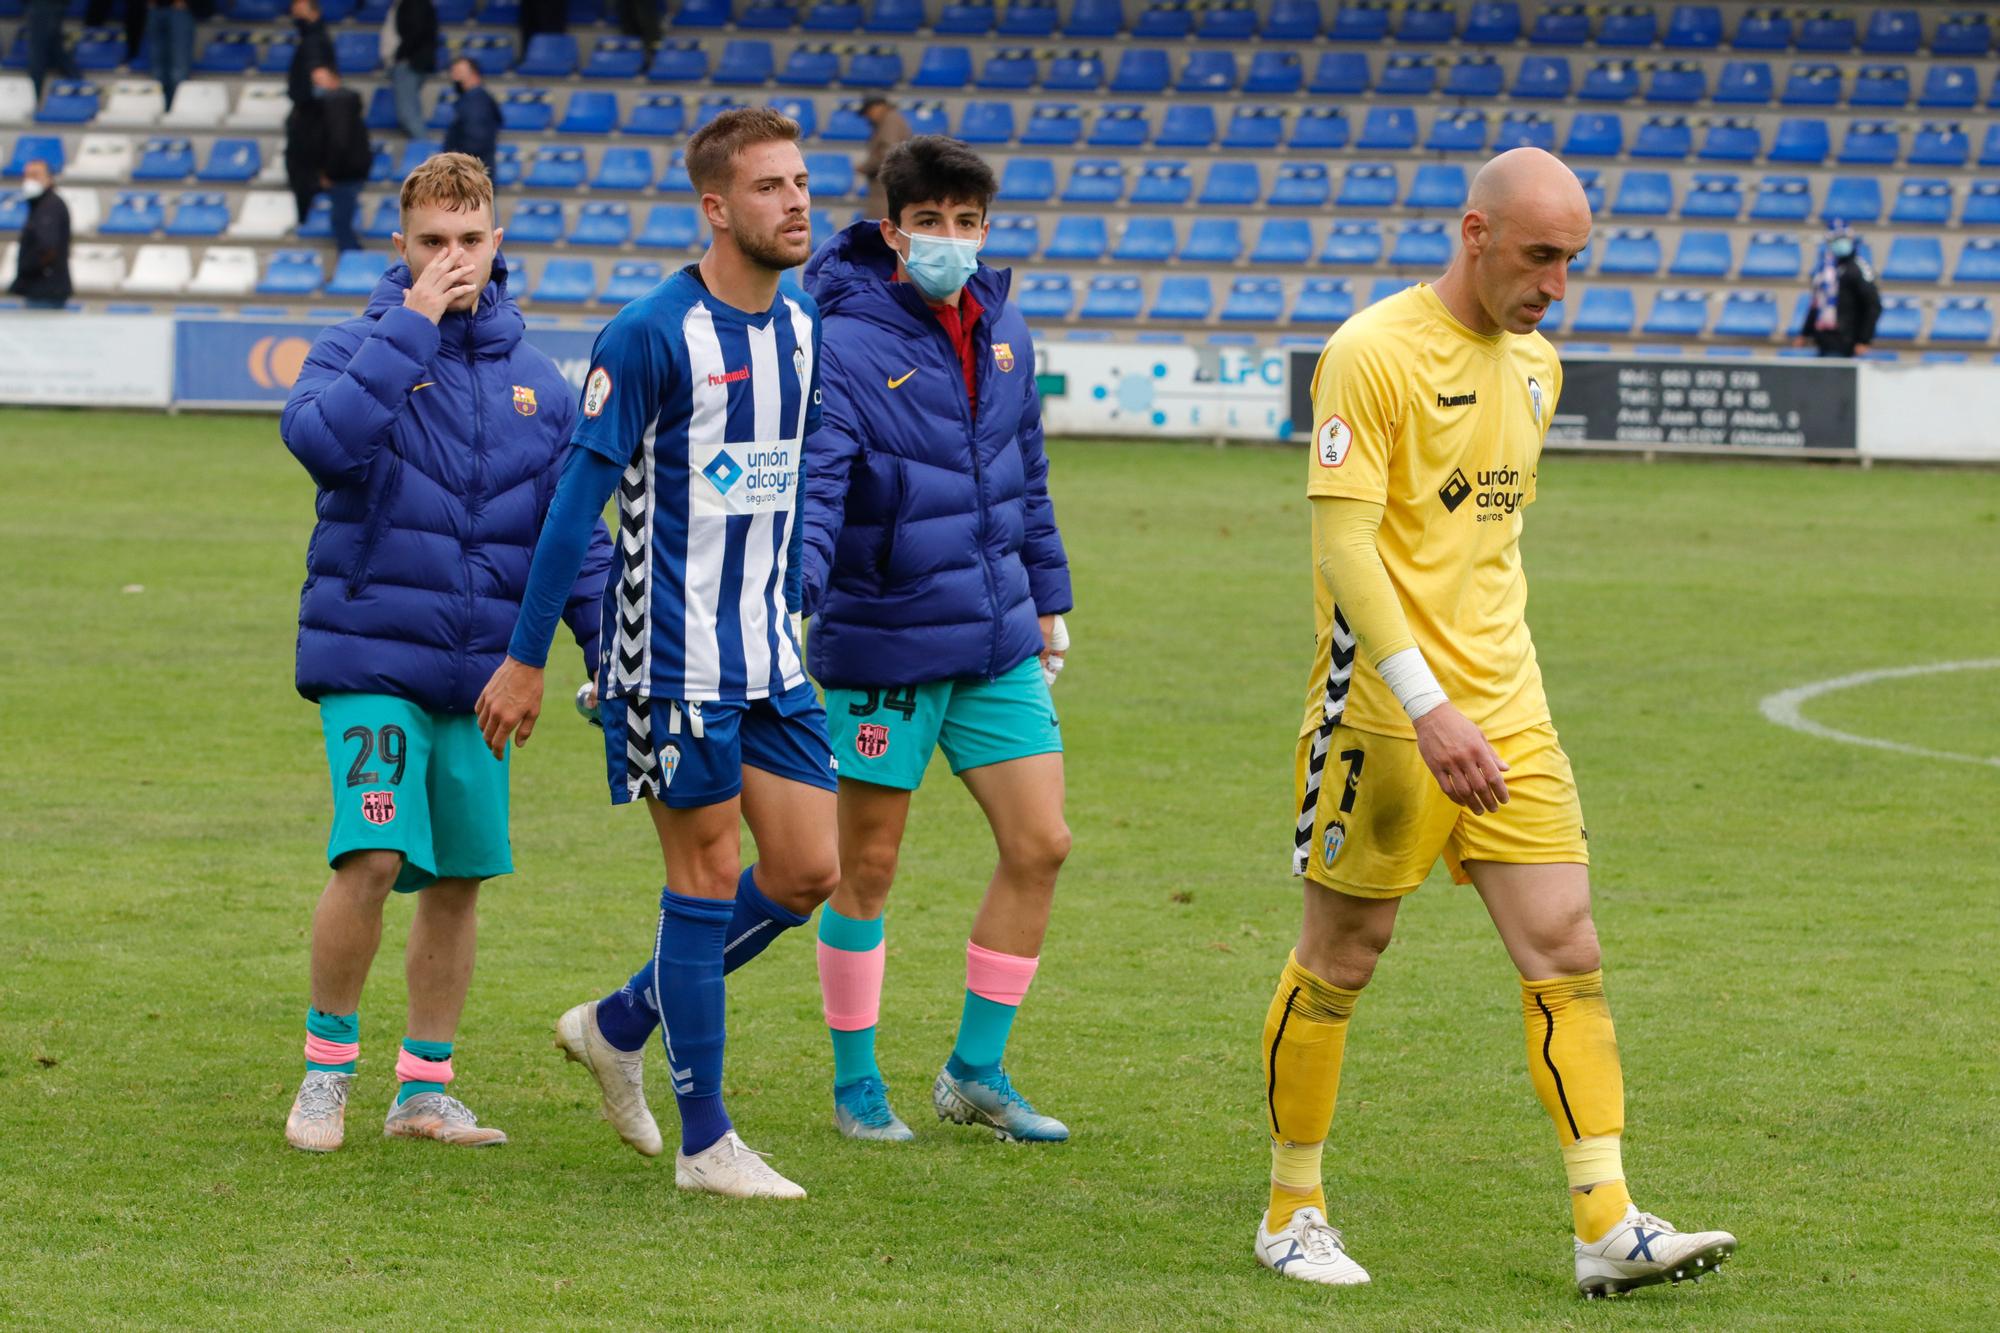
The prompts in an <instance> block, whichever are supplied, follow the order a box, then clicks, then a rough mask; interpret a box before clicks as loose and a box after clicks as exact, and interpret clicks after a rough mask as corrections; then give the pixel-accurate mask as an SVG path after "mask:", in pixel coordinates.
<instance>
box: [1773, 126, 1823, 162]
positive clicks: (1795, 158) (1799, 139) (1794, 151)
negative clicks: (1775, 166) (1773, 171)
mask: <svg viewBox="0 0 2000 1333" xmlns="http://www.w3.org/2000/svg"><path fill="white" fill-rule="evenodd" d="M1832 147H1833V144H1832V142H1831V139H1830V136H1829V135H1828V132H1827V127H1826V122H1825V121H1823V120H1821V119H1819V118H1818V117H1812V118H1809V119H1795V120H1786V121H1781V122H1780V123H1779V125H1778V135H1777V138H1775V139H1774V140H1772V142H1771V160H1772V161H1773V162H1803V163H1806V164H1808V165H1812V166H1817V165H1819V164H1820V163H1821V162H1824V161H1826V155H1827V153H1828V152H1830V151H1831V150H1832Z"/></svg>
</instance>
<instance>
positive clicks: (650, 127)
mask: <svg viewBox="0 0 2000 1333" xmlns="http://www.w3.org/2000/svg"><path fill="white" fill-rule="evenodd" d="M582 95H583V94H578V96H582ZM570 104H571V106H574V105H575V104H576V99H575V98H571V99H570ZM686 125H687V109H686V107H685V106H683V105H682V103H681V95H680V94H679V93H650V94H648V95H646V96H644V97H641V98H640V99H639V102H638V105H636V106H634V107H633V108H632V118H631V119H630V120H628V121H626V122H625V133H627V134H644V135H652V136H658V137H661V138H672V137H675V136H678V135H679V134H680V133H681V132H682V130H683V129H685V128H686Z"/></svg>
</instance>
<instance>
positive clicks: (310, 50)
mask: <svg viewBox="0 0 2000 1333" xmlns="http://www.w3.org/2000/svg"><path fill="white" fill-rule="evenodd" d="M292 26H293V27H294V28H296V29H297V30H298V36H297V39H296V40H297V45H296V46H294V47H293V48H292V63H291V67H290V68H289V69H288V70H286V71H285V91H286V92H287V93H288V94H290V96H291V99H292V113H291V115H289V116H287V117H285V180H286V183H287V184H289V185H290V186H291V188H292V201H293V202H294V203H296V204H297V205H298V209H299V221H301V222H304V221H305V220H306V214H307V213H310V212H311V211H312V202H313V199H314V197H315V196H316V195H318V194H319V190H320V185H319V177H320V171H319V145H318V138H319V107H318V104H317V103H316V101H315V100H314V97H313V83H312V72H313V71H314V70H316V69H322V68H324V69H332V68H334V67H335V64H336V61H335V59H334V53H333V38H332V37H331V36H330V35H329V34H328V33H327V30H326V23H325V21H324V20H323V19H321V18H320V12H319V0H292Z"/></svg>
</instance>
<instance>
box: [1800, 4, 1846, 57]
mask: <svg viewBox="0 0 2000 1333" xmlns="http://www.w3.org/2000/svg"><path fill="white" fill-rule="evenodd" d="M1854 38H1855V31H1854V19H1853V18H1852V17H1851V16H1849V15H1846V14H1837V13H1834V12H1833V11H1831V10H1821V11H1820V12H1819V13H1817V14H1810V13H1809V14H1807V15H1805V16H1804V17H1803V18H1802V19H1801V20H1800V22H1799V30H1798V37H1797V42H1798V48H1799V50H1801V51H1833V52H1843V53H1844V52H1847V51H1852V50H1853V49H1854Z"/></svg>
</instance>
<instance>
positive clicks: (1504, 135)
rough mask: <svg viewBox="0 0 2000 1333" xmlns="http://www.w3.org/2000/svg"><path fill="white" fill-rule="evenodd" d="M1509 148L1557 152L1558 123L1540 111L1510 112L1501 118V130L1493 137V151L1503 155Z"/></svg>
mask: <svg viewBox="0 0 2000 1333" xmlns="http://www.w3.org/2000/svg"><path fill="white" fill-rule="evenodd" d="M1509 148H1540V149H1542V150H1544V151H1545V152H1550V153H1553V152H1554V151H1555V150H1556V123H1555V121H1554V120H1552V119H1550V118H1549V117H1548V116H1546V115H1544V114H1543V113H1542V112H1540V111H1509V112H1507V113H1506V114H1505V115H1503V116H1502V117H1501V118H1500V129H1499V131H1498V132H1497V133H1495V134H1494V136H1493V144H1492V148H1491V151H1493V152H1495V153H1503V152H1505V151H1507V150H1508V149H1509Z"/></svg>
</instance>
